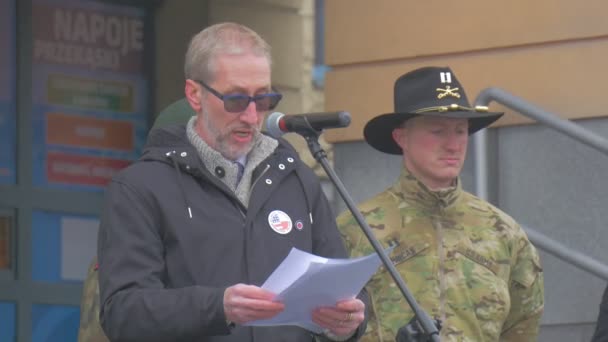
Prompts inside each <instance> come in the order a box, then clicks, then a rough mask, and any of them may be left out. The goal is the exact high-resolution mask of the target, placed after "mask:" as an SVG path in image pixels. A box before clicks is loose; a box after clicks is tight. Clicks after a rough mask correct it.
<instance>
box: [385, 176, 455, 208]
mask: <svg viewBox="0 0 608 342" xmlns="http://www.w3.org/2000/svg"><path fill="white" fill-rule="evenodd" d="M393 190H394V191H395V192H396V193H398V194H400V195H401V196H402V197H403V200H405V201H406V202H408V203H415V204H417V205H419V206H421V207H422V208H424V209H431V210H432V209H447V208H449V207H451V206H452V205H453V204H454V203H455V202H456V200H457V199H458V197H459V196H460V194H461V193H462V185H461V182H460V178H456V184H455V185H454V186H452V187H449V188H445V189H440V190H431V189H429V188H428V187H427V186H426V185H424V184H423V183H422V182H420V181H419V180H418V179H417V178H416V177H414V175H412V174H411V173H410V171H409V170H408V169H407V168H405V167H404V168H403V170H402V172H401V175H400V176H399V181H398V182H397V183H396V184H395V185H394V186H393Z"/></svg>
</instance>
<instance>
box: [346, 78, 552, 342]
mask: <svg viewBox="0 0 608 342" xmlns="http://www.w3.org/2000/svg"><path fill="white" fill-rule="evenodd" d="M501 115H502V113H490V112H488V111H487V108H485V107H483V108H480V107H478V108H471V107H470V105H469V103H468V101H467V98H466V95H465V93H464V90H463V89H462V87H461V86H460V84H459V83H458V81H457V79H456V77H455V76H454V74H453V73H452V71H451V70H450V69H449V68H435V67H429V68H422V69H417V70H414V71H412V72H410V73H407V74H405V75H403V76H402V77H400V78H399V79H398V80H397V81H396V83H395V113H389V114H384V115H380V116H378V117H376V118H374V119H372V120H371V121H370V122H369V123H368V124H367V125H366V127H365V130H364V135H365V139H366V141H367V142H368V143H369V144H370V145H371V146H372V147H374V148H376V149H378V150H380V151H382V152H385V153H390V154H403V158H404V169H403V171H402V173H401V176H400V177H399V179H398V180H397V182H396V183H395V184H394V185H393V186H392V187H390V188H388V189H387V190H385V191H384V192H382V193H380V194H379V195H377V196H375V197H373V198H371V199H369V200H367V201H365V202H364V203H363V204H361V205H360V206H359V209H360V210H361V213H362V214H363V216H364V217H365V219H366V221H367V223H368V224H369V226H370V227H371V228H372V230H373V231H374V234H375V236H376V237H377V238H378V240H379V241H380V242H381V243H382V244H383V245H384V247H388V246H394V249H393V251H392V253H391V255H390V257H391V260H392V261H393V263H394V265H395V267H396V268H397V270H398V271H399V273H400V275H401V277H402V278H403V279H404V280H405V282H406V284H407V286H408V288H409V289H410V290H411V292H412V294H413V296H414V297H415V298H416V300H417V301H418V303H419V304H420V305H421V306H422V308H423V309H424V310H425V311H426V312H427V313H429V315H430V316H431V317H434V318H436V319H438V320H439V321H441V323H442V324H441V325H442V329H441V331H440V338H441V341H459V342H460V341H463V342H465V341H513V342H515V341H517V342H522V341H536V339H537V336H538V327H539V321H540V317H541V315H542V312H543V305H544V302H543V273H542V268H541V266H540V262H539V257H538V253H537V251H536V249H535V248H534V246H533V245H532V244H531V243H530V241H529V240H528V238H527V236H526V233H525V232H524V231H523V230H522V228H521V227H520V226H519V225H518V224H517V223H516V222H515V221H514V220H513V219H512V218H511V217H510V216H508V215H507V214H505V213H504V212H502V211H501V210H499V209H498V208H496V207H494V206H493V205H491V204H489V203H487V202H485V201H483V200H481V199H479V198H477V197H475V196H474V195H472V194H470V193H468V192H466V191H464V190H463V189H462V187H461V183H460V181H459V178H458V175H459V173H460V170H461V169H462V165H463V163H464V158H465V153H466V149H467V143H468V136H469V135H470V134H472V133H474V132H476V131H477V130H479V129H482V128H484V127H486V126H487V125H489V124H491V123H492V122H494V121H495V120H497V119H498V118H499V117H500V116H501ZM338 225H339V227H340V230H341V232H342V235H343V237H344V239H345V241H346V244H347V247H348V248H349V250H350V251H351V256H352V257H356V256H362V255H366V254H369V253H372V252H373V248H372V247H371V245H370V244H369V242H368V241H367V239H366V237H365V236H364V235H363V234H362V232H361V229H360V228H359V227H358V225H357V222H356V221H355V220H354V218H353V217H352V215H351V214H350V212H346V213H343V214H342V215H340V216H339V218H338ZM367 290H368V292H369V295H370V297H371V303H370V307H369V312H370V317H369V322H368V327H367V332H366V334H365V335H364V336H363V338H362V340H361V341H373V342H379V341H380V342H381V341H394V340H395V335H396V333H397V331H398V330H399V328H400V327H402V326H404V325H405V324H407V323H408V322H409V321H410V319H412V317H413V312H412V310H411V309H410V307H409V305H408V304H407V302H406V301H405V300H404V299H403V297H402V295H401V292H400V290H399V289H398V288H397V287H396V285H395V284H394V282H393V280H392V278H391V277H390V275H389V274H388V272H387V271H386V270H385V269H384V267H382V268H381V270H380V271H379V272H378V273H376V275H374V277H373V278H372V279H371V280H370V282H369V283H368V285H367Z"/></svg>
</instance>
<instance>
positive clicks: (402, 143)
mask: <svg viewBox="0 0 608 342" xmlns="http://www.w3.org/2000/svg"><path fill="white" fill-rule="evenodd" d="M392 135H393V140H394V141H395V143H396V144H397V145H399V147H401V150H402V151H403V152H406V151H407V139H406V137H407V129H406V128H404V127H403V126H399V127H397V128H395V129H393V132H392Z"/></svg>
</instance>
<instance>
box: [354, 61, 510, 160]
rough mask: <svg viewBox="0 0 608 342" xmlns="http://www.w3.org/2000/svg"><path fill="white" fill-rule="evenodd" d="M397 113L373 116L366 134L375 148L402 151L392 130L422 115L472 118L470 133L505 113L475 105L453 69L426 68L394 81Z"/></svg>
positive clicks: (365, 130)
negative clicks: (493, 111) (468, 97)
mask: <svg viewBox="0 0 608 342" xmlns="http://www.w3.org/2000/svg"><path fill="white" fill-rule="evenodd" d="M394 97H395V99H394V100H395V112H394V113H388V114H382V115H379V116H376V117H375V118H373V119H371V120H370V121H369V122H368V123H367V124H366V125H365V128H364V129H363V136H365V140H366V141H367V143H368V144H370V145H371V146H372V147H373V148H375V149H377V150H379V151H382V152H385V153H390V154H402V153H403V152H402V151H401V147H399V145H397V143H396V142H395V140H393V135H392V132H393V130H394V129H395V128H397V127H398V126H399V125H401V124H402V123H403V122H404V121H406V120H408V119H411V118H413V117H416V116H421V115H431V116H437V117H446V118H467V119H469V135H470V134H473V133H475V132H477V131H478V130H480V129H482V128H484V127H486V126H488V125H490V124H491V123H492V122H494V121H496V120H498V118H500V117H501V116H502V115H503V114H504V113H492V112H488V108H487V107H482V106H477V107H475V108H472V107H471V105H470V104H469V101H468V100H467V95H466V94H465V92H464V89H463V88H462V86H461V85H460V83H459V82H458V80H457V79H456V76H455V75H454V73H453V72H452V70H450V68H448V67H445V68H439V67H425V68H420V69H416V70H414V71H410V72H408V73H406V74H404V75H402V76H401V77H399V78H398V79H397V81H395V94H394Z"/></svg>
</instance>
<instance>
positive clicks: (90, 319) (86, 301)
mask: <svg viewBox="0 0 608 342" xmlns="http://www.w3.org/2000/svg"><path fill="white" fill-rule="evenodd" d="M108 341H109V340H108V338H107V337H106V335H105V334H104V332H103V330H102V329H101V324H100V323H99V281H98V278H97V258H93V261H92V262H91V265H90V266H89V270H88V272H87V278H86V279H85V281H84V286H83V289H82V298H81V300H80V327H79V328H78V342H108Z"/></svg>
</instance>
